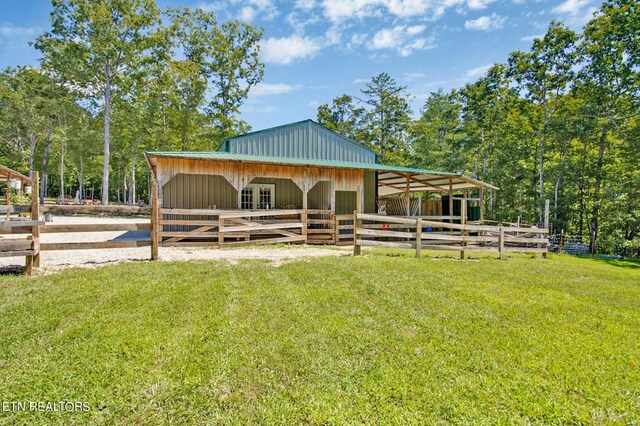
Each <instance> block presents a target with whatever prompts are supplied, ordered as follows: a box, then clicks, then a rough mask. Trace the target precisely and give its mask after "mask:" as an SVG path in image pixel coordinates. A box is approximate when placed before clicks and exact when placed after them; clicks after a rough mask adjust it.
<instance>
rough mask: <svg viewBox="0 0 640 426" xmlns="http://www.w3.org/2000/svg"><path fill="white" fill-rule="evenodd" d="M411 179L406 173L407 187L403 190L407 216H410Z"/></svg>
mask: <svg viewBox="0 0 640 426" xmlns="http://www.w3.org/2000/svg"><path fill="white" fill-rule="evenodd" d="M410 185H411V181H410V180H409V173H407V188H406V189H405V191H404V202H405V204H406V205H407V217H409V216H411V188H410Z"/></svg>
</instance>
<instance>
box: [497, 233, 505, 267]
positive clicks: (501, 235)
mask: <svg viewBox="0 0 640 426" xmlns="http://www.w3.org/2000/svg"><path fill="white" fill-rule="evenodd" d="M498 247H499V249H500V260H502V259H504V228H503V227H502V226H501V227H500V236H499V237H498Z"/></svg>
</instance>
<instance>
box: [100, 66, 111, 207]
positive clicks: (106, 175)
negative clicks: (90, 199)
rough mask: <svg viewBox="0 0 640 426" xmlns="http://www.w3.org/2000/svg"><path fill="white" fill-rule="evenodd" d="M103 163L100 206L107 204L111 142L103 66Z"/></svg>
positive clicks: (108, 95) (108, 91)
mask: <svg viewBox="0 0 640 426" xmlns="http://www.w3.org/2000/svg"><path fill="white" fill-rule="evenodd" d="M104 76H105V87H104V162H103V165H102V205H103V206H106V205H108V204H109V144H110V142H111V134H110V128H111V69H110V67H109V63H107V64H105V66H104Z"/></svg>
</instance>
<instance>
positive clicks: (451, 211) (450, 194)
mask: <svg viewBox="0 0 640 426" xmlns="http://www.w3.org/2000/svg"><path fill="white" fill-rule="evenodd" d="M449 223H453V179H451V178H449Z"/></svg>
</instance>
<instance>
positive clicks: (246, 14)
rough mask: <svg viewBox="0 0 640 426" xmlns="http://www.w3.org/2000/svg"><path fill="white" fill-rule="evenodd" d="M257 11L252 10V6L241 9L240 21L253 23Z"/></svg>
mask: <svg viewBox="0 0 640 426" xmlns="http://www.w3.org/2000/svg"><path fill="white" fill-rule="evenodd" d="M256 14H257V10H256V9H254V8H252V7H251V6H245V7H243V8H242V9H240V13H239V14H238V19H240V20H241V21H245V22H251V21H253V20H254V18H255V17H256Z"/></svg>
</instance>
